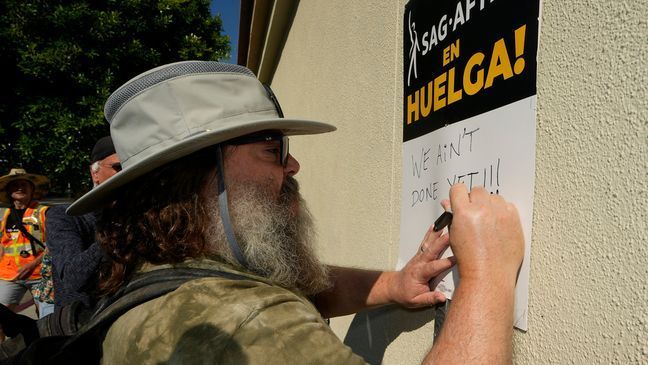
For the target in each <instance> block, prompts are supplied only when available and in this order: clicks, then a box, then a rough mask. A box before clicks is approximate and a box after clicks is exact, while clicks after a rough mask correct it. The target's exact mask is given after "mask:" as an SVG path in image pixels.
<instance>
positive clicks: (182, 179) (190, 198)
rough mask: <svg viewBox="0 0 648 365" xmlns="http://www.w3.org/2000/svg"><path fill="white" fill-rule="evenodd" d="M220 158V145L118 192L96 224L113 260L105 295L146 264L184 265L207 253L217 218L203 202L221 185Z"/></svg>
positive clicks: (104, 281)
mask: <svg viewBox="0 0 648 365" xmlns="http://www.w3.org/2000/svg"><path fill="white" fill-rule="evenodd" d="M216 156H217V152H216V147H209V148H206V149H203V150H200V151H198V152H195V153H193V154H191V155H189V156H186V157H183V158H181V159H178V160H176V161H173V162H171V163H169V164H167V165H165V166H163V167H161V168H157V169H156V170H154V171H153V172H150V173H148V174H145V175H144V176H142V177H140V178H138V179H136V180H134V181H133V182H131V183H130V184H128V185H127V186H125V187H123V188H122V189H120V191H119V192H117V194H116V196H117V198H116V200H115V202H114V204H113V205H112V206H111V207H109V208H106V209H104V210H103V212H102V214H101V217H100V219H99V220H98V222H97V239H98V241H99V244H100V245H101V246H102V248H103V249H104V251H105V252H106V253H107V254H108V255H109V256H110V257H111V259H112V262H111V264H110V268H109V270H108V271H107V272H106V273H104V274H103V275H102V277H101V283H100V289H101V291H102V292H103V293H104V294H111V293H114V292H115V291H116V290H117V289H119V287H121V286H122V285H123V283H124V282H125V281H126V280H128V278H129V277H130V275H131V274H132V273H133V270H134V269H135V267H136V266H137V264H138V263H140V262H142V260H143V261H147V262H150V263H153V264H164V263H179V262H182V261H184V260H185V259H187V258H191V257H200V256H203V255H205V253H206V250H207V243H206V240H205V232H206V231H207V229H208V227H209V225H210V224H211V223H210V222H211V221H213V220H212V219H213V218H211V219H210V216H209V215H210V212H209V211H208V208H207V204H204V199H205V197H206V196H207V192H208V189H210V188H213V189H216V186H217V185H216ZM209 194H210V195H211V194H212V193H209ZM211 213H212V214H213V212H211Z"/></svg>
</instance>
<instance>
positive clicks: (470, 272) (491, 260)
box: [450, 184, 524, 280]
mask: <svg viewBox="0 0 648 365" xmlns="http://www.w3.org/2000/svg"><path fill="white" fill-rule="evenodd" d="M450 204H451V206H452V211H453V215H454V217H453V222H454V224H453V225H452V226H451V228H450V240H451V243H450V245H451V246H452V252H453V253H454V255H455V256H456V257H457V263H458V269H459V277H460V280H470V279H482V278H483V277H485V276H492V275H504V276H506V277H509V278H515V276H516V274H517V271H518V269H519V268H520V264H521V262H522V258H523V256H524V237H523V234H522V226H521V225H520V218H519V216H518V212H517V209H516V208H515V206H514V205H513V204H511V203H507V202H506V201H505V200H504V198H502V197H501V196H499V195H495V194H489V193H488V192H487V191H486V190H484V189H483V188H473V189H472V191H471V192H470V194H468V191H467V189H466V186H465V185H463V184H459V185H455V186H453V187H452V188H451V189H450Z"/></svg>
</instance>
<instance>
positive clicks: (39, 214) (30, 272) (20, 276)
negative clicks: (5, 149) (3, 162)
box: [0, 168, 54, 317]
mask: <svg viewBox="0 0 648 365" xmlns="http://www.w3.org/2000/svg"><path fill="white" fill-rule="evenodd" d="M48 188H49V179H48V178H47V177H45V176H43V175H38V174H34V173H28V172H27V171H25V170H24V169H22V168H14V169H11V171H9V173H8V174H7V175H5V176H2V177H0V202H2V203H3V204H6V205H8V206H9V207H8V208H0V214H1V217H2V223H1V226H0V228H1V232H2V238H1V243H2V246H1V247H2V258H1V259H0V304H3V305H5V306H7V307H9V308H14V307H15V306H16V305H17V304H19V302H20V299H21V298H22V297H23V295H24V294H25V291H27V290H30V292H31V293H32V296H34V302H35V303H36V305H37V306H38V312H39V315H40V316H41V317H43V316H45V315H47V314H49V313H51V312H52V311H53V309H54V304H53V303H54V302H53V296H52V295H53V293H51V292H48V293H43V292H42V291H43V287H42V286H40V285H39V284H40V281H41V265H42V260H43V255H44V252H45V249H46V248H45V241H46V215H45V212H46V211H47V208H48V207H47V206H43V205H40V204H39V202H38V200H39V199H40V198H42V197H43V196H44V195H45V194H46V193H47V190H48ZM49 289H51V288H49ZM46 297H47V298H49V300H48V299H46ZM48 301H51V303H48Z"/></svg>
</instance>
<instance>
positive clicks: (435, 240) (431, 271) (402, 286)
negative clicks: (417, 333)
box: [388, 226, 455, 308]
mask: <svg viewBox="0 0 648 365" xmlns="http://www.w3.org/2000/svg"><path fill="white" fill-rule="evenodd" d="M433 228H434V227H433V226H430V228H429V229H428V231H427V233H426V234H425V237H424V238H423V242H421V246H420V248H419V250H418V252H417V253H416V255H414V257H413V258H412V259H410V260H409V262H408V263H407V264H406V265H405V266H404V267H403V268H402V269H401V270H400V271H397V272H395V273H394V274H393V275H391V278H390V279H391V282H390V283H388V289H389V299H390V301H392V302H395V303H398V304H400V305H403V306H405V307H410V308H416V307H424V306H432V305H435V304H437V303H441V302H444V301H445V300H446V297H445V295H443V293H441V292H437V291H432V290H430V286H429V284H428V283H429V281H430V280H432V279H433V278H435V277H436V276H437V275H439V274H441V273H442V272H444V271H446V270H448V269H450V268H451V267H452V266H453V265H454V264H455V258H454V257H449V258H445V259H439V256H440V255H441V254H442V253H443V251H444V250H445V249H446V248H447V247H448V245H449V242H448V235H442V231H439V232H434V229H433Z"/></svg>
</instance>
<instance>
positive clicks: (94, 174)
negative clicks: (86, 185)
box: [90, 164, 99, 185]
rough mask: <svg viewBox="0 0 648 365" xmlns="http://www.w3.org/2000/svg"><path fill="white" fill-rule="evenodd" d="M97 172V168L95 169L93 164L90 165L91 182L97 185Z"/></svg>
mask: <svg viewBox="0 0 648 365" xmlns="http://www.w3.org/2000/svg"><path fill="white" fill-rule="evenodd" d="M98 172H99V169H96V168H95V165H94V164H92V165H90V178H91V179H92V183H93V184H94V185H97V183H98V179H99V178H98V177H97V173H98Z"/></svg>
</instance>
